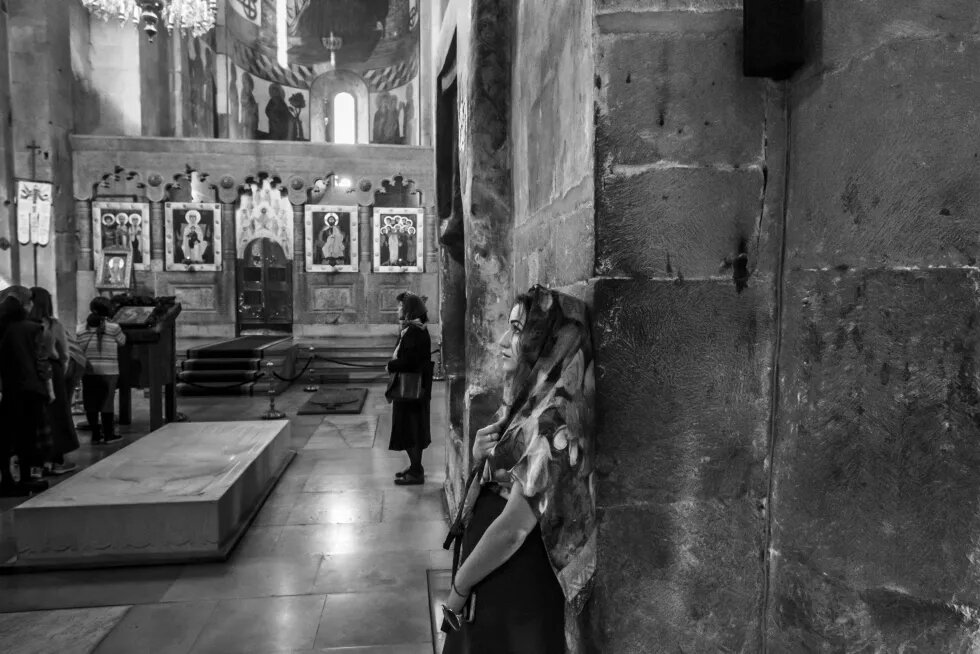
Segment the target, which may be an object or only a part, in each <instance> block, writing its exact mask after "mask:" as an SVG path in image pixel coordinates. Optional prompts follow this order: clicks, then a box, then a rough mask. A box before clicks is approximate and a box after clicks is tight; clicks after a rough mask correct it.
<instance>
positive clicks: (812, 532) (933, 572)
mask: <svg viewBox="0 0 980 654" xmlns="http://www.w3.org/2000/svg"><path fill="white" fill-rule="evenodd" d="M978 281H980V276H978V275H977V273H976V272H975V271H957V270H932V271H887V272H886V271H878V272H866V273H854V272H851V273H833V272H819V273H818V272H807V273H796V274H793V275H791V277H790V283H789V285H788V291H787V296H786V303H785V307H786V309H785V311H786V314H785V315H786V321H785V326H784V332H785V334H786V340H785V342H784V344H783V347H782V356H781V364H780V365H781V375H780V377H781V380H780V384H781V392H780V396H781V397H782V407H781V410H780V414H779V418H778V435H777V440H776V442H777V447H776V450H775V454H774V470H775V483H774V489H775V490H774V498H773V501H772V505H771V510H772V512H773V518H774V519H773V522H772V527H773V542H772V544H771V548H772V552H773V553H774V560H773V571H772V575H773V581H772V588H773V591H772V596H771V599H770V602H769V618H768V619H769V623H768V628H769V634H770V641H771V643H772V645H773V647H774V648H775V649H773V650H772V651H820V652H837V651H888V652H897V651H923V652H960V651H972V649H974V648H975V647H976V643H975V640H974V639H975V634H976V632H977V628H978V626H980V625H978V624H977V618H976V615H977V613H976V607H977V605H978V602H980V593H978V586H977V567H976V563H975V559H976V538H977V529H978V523H977V511H978V498H980V438H978V437H980V390H978V386H977V379H978V377H980V357H978V354H980V352H978V340H980V335H978V331H977V324H978V320H980V302H978V299H977V294H976V289H977V283H978Z"/></svg>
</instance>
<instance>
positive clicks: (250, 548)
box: [232, 525, 282, 557]
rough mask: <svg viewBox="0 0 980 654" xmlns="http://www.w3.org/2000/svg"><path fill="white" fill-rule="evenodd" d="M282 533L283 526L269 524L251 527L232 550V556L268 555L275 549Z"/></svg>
mask: <svg viewBox="0 0 980 654" xmlns="http://www.w3.org/2000/svg"><path fill="white" fill-rule="evenodd" d="M281 535H282V527H280V526H277V525H269V526H267V527H260V526H256V525H252V526H251V527H249V529H248V531H247V532H245V535H244V536H242V539H241V540H240V541H238V544H237V545H235V549H234V550H232V557H252V556H267V555H269V554H272V552H273V551H275V548H276V543H277V542H278V541H279V538H280V536H281Z"/></svg>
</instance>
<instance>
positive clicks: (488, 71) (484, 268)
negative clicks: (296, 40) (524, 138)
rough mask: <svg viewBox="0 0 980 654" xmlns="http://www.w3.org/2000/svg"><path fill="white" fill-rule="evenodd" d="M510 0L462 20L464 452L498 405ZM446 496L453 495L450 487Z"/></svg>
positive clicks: (509, 224)
mask: <svg viewBox="0 0 980 654" xmlns="http://www.w3.org/2000/svg"><path fill="white" fill-rule="evenodd" d="M513 14H514V8H513V0H475V1H474V2H473V3H472V15H471V16H469V18H468V20H467V21H466V22H465V24H463V25H461V26H460V35H459V38H460V42H461V44H462V47H461V48H460V50H459V51H458V52H459V53H460V55H459V56H460V57H466V58H467V60H466V61H465V63H464V64H463V65H461V66H460V76H459V83H460V105H461V109H460V114H459V115H460V125H459V127H460V175H461V179H462V195H463V220H464V230H465V233H466V252H465V269H466V336H467V341H466V367H467V374H466V385H467V389H466V396H465V399H464V407H465V420H464V424H463V435H464V437H465V439H466V440H465V443H464V447H463V450H464V452H463V454H464V456H465V457H466V459H467V460H466V461H463V462H461V463H460V464H459V465H458V466H457V467H458V468H459V469H462V470H464V471H465V469H466V468H468V466H469V462H468V458H469V445H468V444H469V443H470V442H471V439H472V437H473V435H474V434H475V433H476V431H477V430H478V429H479V428H480V427H483V426H484V425H486V424H487V423H488V422H489V421H490V418H491V416H492V415H493V414H494V412H495V411H496V410H497V409H498V407H499V406H500V400H501V392H502V388H503V375H502V374H501V371H500V369H499V364H498V362H497V358H496V356H494V353H493V347H492V346H493V343H495V342H496V340H497V338H496V337H495V336H494V335H495V334H496V333H497V331H498V330H499V329H502V328H503V326H504V325H506V323H507V315H508V313H509V311H510V303H511V301H512V299H513V289H512V284H511V250H512V242H511V241H512V234H513V225H514V217H513V187H512V179H511V161H510V148H509V143H510V140H509V134H510V130H509V124H508V119H509V113H510V83H511V45H510V44H511V42H512V39H513V32H514V25H513ZM450 496H451V497H453V496H455V493H454V492H453V491H451V492H450Z"/></svg>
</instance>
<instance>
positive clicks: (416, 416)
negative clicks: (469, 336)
mask: <svg viewBox="0 0 980 654" xmlns="http://www.w3.org/2000/svg"><path fill="white" fill-rule="evenodd" d="M396 350H397V352H398V356H397V358H395V359H392V360H391V361H390V362H388V372H390V373H396V372H417V373H422V388H423V390H424V392H425V398H424V399H423V400H421V401H419V402H414V401H399V400H395V401H394V402H392V403H391V440H390V441H389V442H388V449H389V450H399V451H400V450H407V449H409V448H413V447H417V448H419V449H422V450H424V449H425V448H427V447H428V446H429V444H430V443H431V442H432V435H431V432H430V430H429V400H430V398H431V396H432V363H431V361H432V340H431V339H430V338H429V330H427V329H426V328H425V327H418V326H416V325H409V326H408V327H407V328H406V329H405V330H404V331H403V332H402V335H401V338H400V339H399V344H398V346H397V348H396Z"/></svg>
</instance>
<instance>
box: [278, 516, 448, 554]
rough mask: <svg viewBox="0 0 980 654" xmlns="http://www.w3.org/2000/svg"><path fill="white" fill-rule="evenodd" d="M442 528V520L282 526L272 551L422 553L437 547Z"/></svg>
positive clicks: (444, 528)
mask: <svg viewBox="0 0 980 654" xmlns="http://www.w3.org/2000/svg"><path fill="white" fill-rule="evenodd" d="M446 528H447V527H446V523H445V522H443V521H433V522H403V523H402V522H399V523H394V522H393V523H377V524H346V525H345V524H340V525H301V526H292V525H286V526H285V527H282V534H281V535H280V536H279V539H278V540H277V542H276V543H275V546H274V550H275V552H276V553H277V554H280V555H299V554H352V553H356V552H410V551H419V552H422V551H429V550H434V549H437V548H439V547H441V546H442V543H443V541H444V540H445V537H446Z"/></svg>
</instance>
